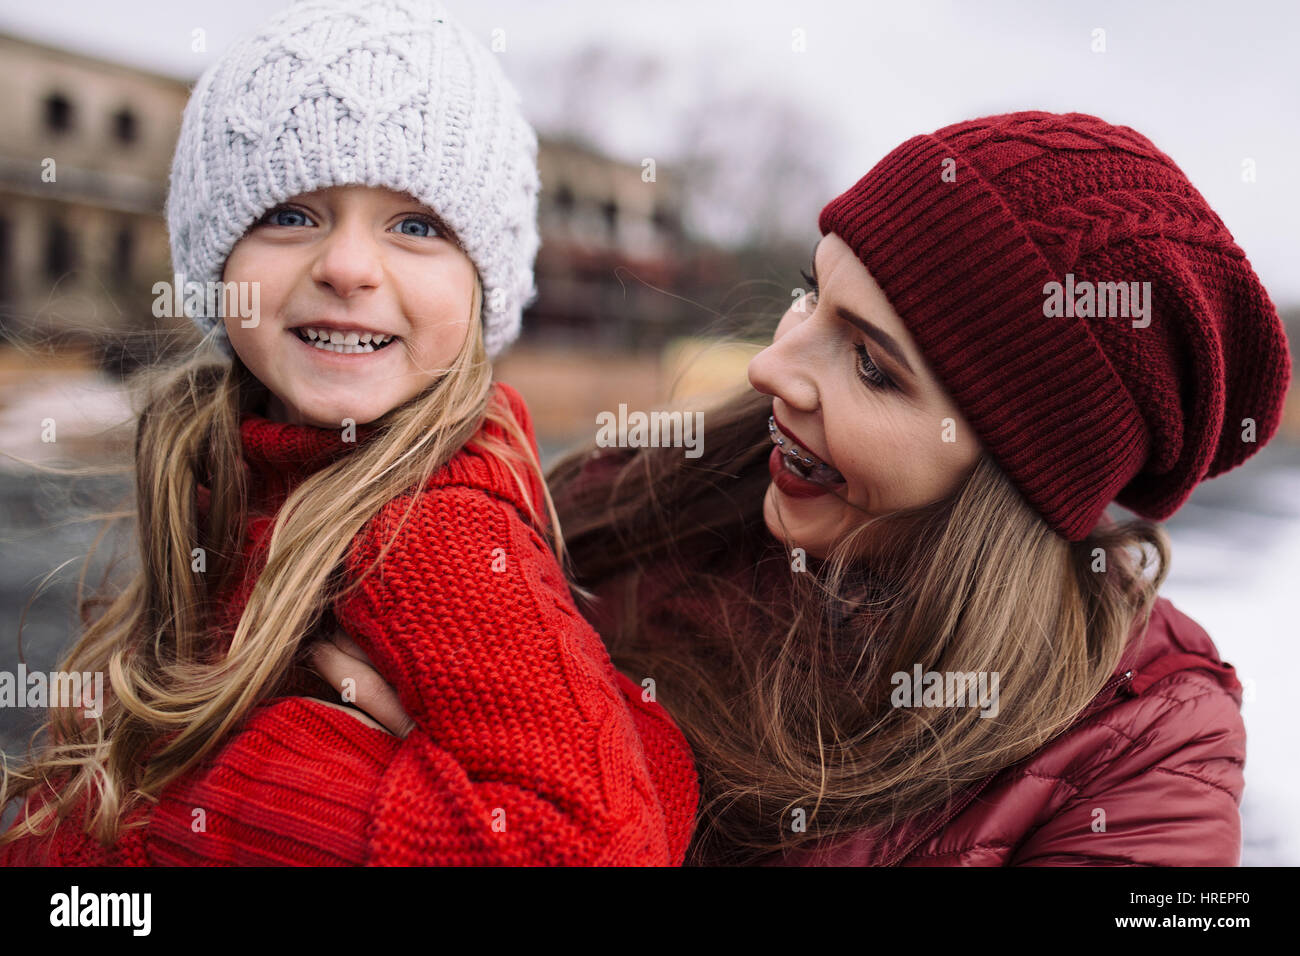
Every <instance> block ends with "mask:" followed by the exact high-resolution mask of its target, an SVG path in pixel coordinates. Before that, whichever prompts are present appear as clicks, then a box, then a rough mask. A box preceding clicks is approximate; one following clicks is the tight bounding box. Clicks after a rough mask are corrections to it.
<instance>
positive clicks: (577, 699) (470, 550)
mask: <svg viewBox="0 0 1300 956" xmlns="http://www.w3.org/2000/svg"><path fill="white" fill-rule="evenodd" d="M536 148H537V144H536V136H535V134H534V133H533V131H532V130H531V128H529V126H528V125H527V123H526V122H525V121H524V119H523V117H522V115H521V114H520V112H519V110H518V102H517V96H516V94H515V93H514V91H513V89H511V88H510V86H509V84H508V83H507V82H506V80H505V77H504V75H503V74H502V73H501V71H500V68H499V66H498V65H497V64H496V62H495V60H494V57H493V55H492V54H491V53H490V52H489V51H487V50H486V49H485V48H484V47H482V45H481V44H479V43H478V42H477V41H476V40H475V39H474V38H473V37H472V36H471V35H470V34H469V33H468V32H467V31H466V30H464V29H463V28H461V27H460V26H459V25H457V24H456V23H455V22H454V21H452V20H451V19H450V18H449V17H448V16H447V15H446V12H445V10H443V9H442V7H441V5H440V4H437V3H430V2H427V0H392V2H389V3H366V4H356V3H340V2H305V3H300V4H297V5H295V6H293V7H292V8H290V9H288V10H286V11H284V12H282V13H281V14H279V15H277V16H276V17H274V18H273V19H272V20H271V21H270V22H269V23H268V24H267V25H266V26H265V27H264V28H263V29H261V30H260V31H258V32H256V33H255V34H253V35H251V36H250V37H248V38H245V39H244V40H243V41H241V42H239V43H237V44H236V45H235V46H233V47H232V48H231V49H230V50H229V51H228V52H227V53H226V54H224V55H223V57H222V58H221V60H220V61H219V62H218V63H216V64H215V65H214V66H213V67H212V68H211V69H210V70H209V71H208V72H206V73H205V74H204V76H203V77H202V78H201V79H200V81H199V83H198V85H197V87H196V89H195V92H194V95H193V97H192V98H191V100H190V103H189V105H188V107H187V109H186V112H185V117H184V122H183V127H182V132H181V138H180V141H179V143H178V145H177V150H176V160H175V164H174V169H173V173H172V179H171V183H172V192H171V194H170V196H169V200H168V219H169V227H170V230H171V239H172V254H173V260H174V263H175V265H176V267H177V271H178V272H180V273H181V274H182V275H183V276H185V277H188V278H189V279H190V280H196V281H199V282H203V281H213V282H215V281H217V280H220V281H222V282H225V283H230V284H231V286H230V287H231V288H236V289H238V290H239V291H240V292H241V296H240V301H241V302H242V301H244V296H243V295H242V293H243V292H244V291H245V290H249V289H256V290H257V292H258V295H257V297H256V298H255V299H251V296H250V299H251V301H254V302H257V304H258V308H257V310H256V314H254V315H251V316H248V315H243V314H234V313H233V312H231V311H230V310H227V312H226V315H225V316H224V319H225V321H224V323H218V322H216V321H215V319H213V318H209V317H207V316H205V315H197V316H195V319H196V322H197V323H198V324H199V325H200V327H201V328H204V329H205V330H206V331H207V332H208V333H209V335H210V336H211V337H212V338H213V339H214V340H216V341H217V342H218V343H219V344H220V345H221V346H222V349H223V351H224V353H225V358H224V359H223V360H222V361H219V362H213V361H212V360H211V359H209V358H201V359H197V360H195V361H193V362H190V363H188V364H186V365H185V366H184V367H183V368H181V369H180V370H179V371H176V372H173V373H172V374H170V375H169V376H168V377H166V378H165V380H164V381H163V382H162V384H161V385H160V386H159V387H158V388H157V389H156V391H155V392H154V394H153V395H152V396H151V398H150V400H149V401H148V403H147V405H146V406H145V408H144V410H143V412H142V414H141V416H140V421H139V423H138V430H137V443H136V474H137V492H138V512H139V544H140V556H139V557H140V564H141V568H140V571H139V573H138V574H136V576H135V577H134V579H133V580H132V581H131V582H130V585H129V586H128V587H126V588H125V589H124V590H123V591H122V592H121V593H120V594H118V595H116V596H115V598H114V599H113V600H111V602H110V603H109V605H108V607H107V609H106V610H105V611H103V613H101V614H99V615H98V616H97V617H96V618H95V619H94V620H90V621H88V627H87V630H86V632H85V634H84V636H83V637H82V639H81V640H80V642H79V643H78V644H77V646H76V647H75V648H74V649H73V651H72V653H71V654H70V655H69V657H68V658H67V659H66V661H65V662H63V663H62V664H61V665H60V669H61V670H63V671H68V672H89V673H99V674H102V675H104V676H105V683H107V684H108V685H109V687H110V689H109V692H108V694H107V700H106V701H104V702H103V704H102V713H99V714H96V715H94V716H93V717H92V716H91V715H90V714H89V713H87V712H86V710H85V709H83V708H82V707H81V706H76V707H73V706H71V704H72V702H68V701H64V702H62V704H63V706H62V707H61V708H60V709H55V710H53V711H52V716H51V721H50V724H49V725H48V729H49V730H50V740H49V745H48V747H47V748H46V749H45V750H43V751H42V752H41V753H39V754H38V755H37V756H36V757H34V758H33V760H32V762H31V763H30V765H28V766H27V767H25V768H21V769H19V768H15V769H13V770H12V771H9V770H8V768H6V769H7V772H6V775H5V780H4V784H3V788H2V790H0V794H2V796H0V805H3V804H6V803H8V801H9V800H10V799H12V798H25V800H26V802H25V805H24V808H23V811H22V812H21V813H20V814H19V816H18V818H17V820H16V821H15V823H14V825H13V826H12V827H11V828H10V830H9V831H8V832H7V833H5V834H4V835H3V836H0V864H5V865H21V864H40V863H47V864H54V865H72V864H79V865H121V864H130V865H136V864H138V865H157V864H189V865H193V864H213V863H232V864H285V863H314V864H342V863H347V864H369V865H377V864H431V863H433V864H443V863H506V864H527V863H547V864H556V863H577V864H671V863H679V862H680V861H681V860H682V858H683V856H684V853H685V849H686V843H687V840H688V838H689V834H690V830H691V826H692V824H693V821H694V811H695V805H696V799H697V793H696V789H695V788H696V782H695V777H694V770H693V768H692V766H691V759H690V753H689V750H688V748H687V746H686V743H685V741H684V740H683V739H682V737H681V734H680V732H679V731H678V729H677V728H676V727H675V726H674V725H673V724H672V721H671V720H670V719H668V717H667V716H666V715H665V714H664V712H663V710H662V708H661V707H660V706H659V705H657V704H655V703H654V702H653V701H648V700H644V699H643V698H642V688H641V687H640V686H639V685H635V684H632V683H631V682H630V681H629V680H628V679H627V678H626V677H624V676H622V675H620V674H618V673H617V672H616V671H615V670H614V668H613V666H612V665H611V663H610V660H609V656H608V654H607V653H606V651H605V649H604V647H603V646H602V645H601V643H600V640H599V638H598V637H597V635H596V633H595V632H594V631H593V630H592V629H591V627H590V626H589V625H588V624H587V622H586V621H584V620H583V619H582V618H581V616H580V615H579V614H578V613H577V610H576V608H575V607H574V605H573V601H572V598H571V597H570V595H569V592H568V588H567V586H566V585H565V581H564V577H563V574H562V573H561V571H560V566H559V564H558V563H557V552H559V553H562V550H561V548H562V545H561V541H560V538H559V535H558V529H556V528H554V525H553V522H551V521H548V514H547V511H548V509H549V511H550V512H551V515H552V516H553V511H554V508H553V505H552V504H551V502H550V501H549V498H548V496H547V493H546V489H545V486H544V483H543V482H542V479H541V474H540V465H539V463H538V460H537V450H536V443H535V440H534V438H533V433H532V426H531V423H530V420H529V417H528V412H527V409H526V408H525V406H524V404H523V402H522V401H521V400H520V398H519V396H518V394H517V393H515V392H514V391H513V390H512V389H510V388H509V387H508V386H506V385H503V384H495V383H493V381H492V366H491V360H492V358H494V357H495V356H496V355H497V354H498V353H499V352H500V351H501V350H502V349H503V348H504V347H505V346H506V345H508V344H509V343H510V341H511V340H512V339H513V338H514V337H515V336H516V335H517V334H518V331H519V323H520V314H521V310H522V308H523V306H524V304H525V302H526V300H527V299H528V298H529V297H530V296H531V294H532V282H533V273H532V266H533V258H534V256H535V254H536V251H537V247H538V237H537V225H536V213H537V191H538V181H537V170H536ZM335 628H341V629H342V630H343V632H344V633H346V634H347V635H349V637H350V638H351V639H354V640H355V642H356V647H357V648H358V653H364V655H365V656H367V658H368V659H370V660H372V661H374V662H375V663H376V664H378V665H379V666H380V667H381V668H383V670H384V672H385V673H386V674H388V675H389V676H390V679H391V680H392V682H393V685H394V686H395V688H396V695H397V698H398V701H399V706H400V708H401V710H402V711H403V712H404V713H405V714H407V715H409V723H408V724H406V725H405V726H404V727H403V728H402V730H403V734H402V736H401V737H398V736H395V735H393V734H390V733H388V732H387V731H385V730H384V729H383V728H382V727H381V726H380V725H379V724H377V723H376V722H374V721H372V720H369V719H365V720H360V719H357V717H355V716H353V715H354V714H356V713H358V712H357V711H355V710H354V709H352V708H349V707H344V706H342V705H340V704H338V703H330V702H326V701H322V700H314V699H312V698H311V697H309V696H306V694H307V693H308V691H309V687H308V685H306V684H304V683H303V681H302V680H301V679H300V678H301V677H302V676H303V675H304V673H305V672H304V670H303V668H302V666H301V665H302V664H304V663H305V650H306V641H307V639H309V637H310V635H312V634H314V633H316V632H318V631H322V632H324V633H329V632H331V631H333V630H334V629H335ZM339 679H340V682H341V683H344V682H345V681H348V680H351V679H352V678H351V677H348V676H346V675H344V676H340V678H339ZM344 700H345V701H346V700H348V697H347V696H345V697H344ZM78 703H81V702H78ZM97 703H98V702H97Z"/></svg>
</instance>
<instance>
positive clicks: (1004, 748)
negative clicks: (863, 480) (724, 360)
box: [548, 387, 1168, 864]
mask: <svg viewBox="0 0 1300 956" xmlns="http://www.w3.org/2000/svg"><path fill="white" fill-rule="evenodd" d="M770 414H771V398H770V396H766V395H762V394H760V393H758V392H755V391H753V390H752V389H750V388H748V387H746V388H744V389H743V390H741V391H740V392H738V393H737V394H736V395H735V396H734V397H733V398H732V399H731V400H729V401H727V402H725V403H723V404H721V405H720V406H718V407H715V408H713V409H711V410H707V411H705V413H704V421H705V424H706V425H707V430H708V434H709V436H710V440H709V442H708V443H707V450H706V451H705V452H704V454H703V455H702V456H701V457H699V458H696V459H690V458H686V457H685V456H683V455H682V454H681V450H680V449H672V448H642V449H636V450H630V451H615V452H613V454H614V455H615V456H617V460H616V461H614V462H612V463H609V466H608V467H609V471H608V472H607V473H606V474H604V475H603V476H600V477H594V475H595V474H596V473H595V472H585V468H586V467H587V466H588V465H589V464H590V463H591V460H592V456H593V455H595V454H602V452H599V451H598V450H597V449H595V448H594V447H588V448H584V449H579V450H577V451H575V452H573V453H572V454H569V455H567V456H565V457H564V458H562V459H561V460H559V461H558V462H556V463H555V464H554V465H553V467H552V468H551V469H550V470H549V476H548V477H549V480H550V483H551V488H552V493H553V494H554V495H555V500H556V505H557V508H558V510H559V514H560V520H561V521H562V522H563V523H564V527H565V531H566V540H567V545H568V554H569V557H570V559H571V568H572V573H573V575H574V589H575V595H576V596H577V598H578V600H579V601H580V606H581V605H582V603H583V602H586V604H587V606H588V608H589V609H590V608H595V609H599V607H600V603H599V602H601V601H603V600H606V599H614V600H617V601H620V602H621V604H622V606H623V608H624V611H625V613H623V614H621V615H613V614H609V615H605V616H604V621H605V623H604V624H603V625H602V630H603V633H602V637H603V638H604V640H605V643H606V645H607V647H608V648H609V650H610V653H611V656H612V657H613V659H614V662H615V664H616V665H617V666H618V667H619V669H620V670H622V671H623V672H624V673H625V674H626V675H627V676H629V677H630V678H632V679H633V680H634V681H636V682H637V683H641V682H642V681H643V680H644V679H645V678H647V677H649V678H653V680H654V681H655V687H656V699H657V700H658V701H659V702H660V703H661V704H663V705H664V707H665V708H666V709H667V710H668V711H669V713H670V714H671V715H672V717H673V718H674V719H675V720H676V721H677V723H678V725H679V726H680V727H681V728H682V730H683V732H684V733H685V735H686V737H687V739H688V741H689V742H690V745H691V747H692V750H693V751H694V754H695V758H696V764H697V767H698V769H699V774H700V786H701V804H700V813H699V817H698V822H697V828H696V831H695V834H694V837H693V839H692V843H691V848H690V851H689V855H688V862H689V863H706V864H744V863H752V862H755V861H757V860H759V859H761V858H762V857H764V856H767V855H769V854H772V853H776V852H777V851H781V850H783V849H787V848H791V847H795V846H799V845H802V844H806V843H809V842H812V841H816V840H822V839H828V838H833V837H835V836H836V835H839V834H846V833H849V832H852V831H856V830H859V829H862V828H866V827H875V826H880V827H884V828H889V827H892V826H894V825H895V824H897V823H898V822H899V821H901V820H904V819H906V818H910V817H913V816H915V815H916V814H919V813H922V812H924V811H927V810H930V809H932V808H935V807H939V806H941V805H943V804H944V803H945V802H947V801H948V800H949V799H950V798H951V797H952V795H953V794H954V793H955V792H956V791H957V790H958V789H960V788H962V787H964V786H966V785H969V784H972V783H973V782H975V781H979V780H981V779H983V778H985V777H986V776H988V775H989V774H991V773H993V772H994V771H997V770H999V769H1002V768H1004V767H1007V766H1009V765H1011V764H1014V763H1016V762H1017V761H1019V760H1021V759H1022V758H1024V757H1026V756H1028V755H1030V754H1032V753H1033V752H1034V751H1036V750H1037V749H1039V748H1040V747H1041V746H1042V745H1043V744H1044V743H1045V742H1047V741H1049V740H1050V739H1052V738H1053V737H1054V736H1056V735H1057V734H1059V733H1060V732H1061V731H1062V730H1064V729H1065V728H1066V727H1068V726H1069V725H1070V723H1071V722H1072V721H1073V720H1074V719H1075V718H1076V717H1077V716H1078V715H1079V714H1080V713H1081V712H1082V711H1083V710H1084V709H1085V708H1086V706H1087V705H1088V703H1089V702H1090V701H1091V700H1092V699H1093V698H1094V697H1095V696H1096V695H1097V693H1098V692H1099V691H1100V690H1101V689H1102V687H1103V686H1104V685H1105V684H1106V683H1107V681H1108V679H1109V678H1110V676H1111V674H1112V672H1113V671H1114V669H1115V667H1116V666H1117V664H1118V661H1119V658H1120V655H1121V652H1122V650H1123V649H1124V647H1125V645H1126V643H1127V642H1128V639H1129V636H1130V634H1131V633H1132V632H1133V628H1134V625H1135V623H1140V622H1143V621H1145V619H1146V617H1147V615H1149V613H1150V608H1151V605H1152V603H1153V602H1154V600H1155V596H1156V591H1157V589H1158V588H1159V586H1160V583H1161V582H1162V581H1163V579H1164V575H1165V573H1166V567H1167V561H1168V544H1167V539H1166V537H1165V534H1164V532H1163V530H1162V529H1161V528H1159V527H1158V526H1156V525H1153V524H1151V523H1149V522H1146V521H1133V522H1129V523H1126V524H1120V525H1110V526H1102V527H1099V528H1098V529H1097V530H1095V531H1094V532H1093V533H1092V534H1091V535H1089V536H1088V538H1087V539H1086V540H1084V541H1080V542H1077V543H1071V542H1069V541H1067V540H1065V539H1064V538H1062V537H1060V536H1059V535H1057V534H1056V533H1054V532H1053V531H1052V530H1051V529H1050V528H1049V527H1048V526H1047V525H1046V524H1045V523H1044V522H1043V520H1042V519H1041V518H1040V517H1039V516H1038V515H1037V514H1036V513H1035V512H1034V511H1033V510H1032V509H1031V508H1030V507H1029V506H1028V505H1027V504H1026V503H1025V501H1024V499H1023V498H1022V497H1021V495H1020V494H1019V492H1018V491H1017V490H1016V489H1015V488H1014V487H1013V486H1012V485H1011V483H1010V482H1009V481H1008V480H1007V478H1006V477H1005V476H1004V475H1003V474H1002V472H1001V471H1000V470H999V468H998V467H997V466H996V465H995V464H994V462H993V461H992V460H991V459H989V458H988V457H983V458H982V459H981V460H980V461H979V462H978V463H977V464H976V466H975V467H974V468H973V470H972V472H971V474H970V475H969V477H968V478H967V480H966V481H965V482H964V484H963V485H962V486H961V487H960V488H959V489H958V490H957V492H956V493H955V494H953V495H952V496H951V497H950V498H949V499H947V500H945V501H942V502H939V503H937V504H936V505H933V506H931V507H928V508H925V509H918V510H917V511H914V512H911V513H909V514H907V515H898V516H895V517H894V518H893V519H890V520H875V521H868V522H864V523H863V524H862V525H861V526H860V527H858V528H857V529H856V530H855V531H854V532H853V533H852V534H850V535H847V536H846V537H845V538H844V539H843V540H841V541H839V542H838V543H837V545H836V547H835V549H834V552H833V553H832V554H830V555H827V556H826V560H825V561H824V562H817V561H809V562H808V563H807V565H806V566H807V570H802V569H801V568H802V567H803V566H804V565H803V562H801V561H800V560H799V559H798V557H797V555H796V554H795V553H794V551H793V548H794V543H793V542H790V541H781V540H777V539H776V538H774V537H773V535H772V534H771V533H770V532H769V531H768V529H767V526H766V522H765V520H764V516H763V500H764V496H765V493H766V489H767V487H768V484H769V482H770V480H771V479H770V476H769V474H768V469H767V460H768V456H769V454H770V452H771V447H772V446H771V443H770V440H769V437H768V430H767V418H768V415H770ZM604 454H608V452H604ZM881 532H887V534H882V533H881ZM891 537H892V539H893V540H894V541H895V545H894V546H882V545H881V542H886V541H887V540H888V539H889V538H891ZM898 541H905V542H906V545H905V547H902V548H898V547H897V542H898ZM1148 549H1149V550H1148ZM1153 562H1154V567H1152V566H1151V565H1152V563H1153ZM647 576H649V577H651V578H653V579H654V581H655V582H656V583H655V586H654V588H653V592H646V591H642V590H641V580H642V578H643V577H647ZM772 582H776V585H775V590H773V584H772ZM649 593H654V594H657V595H662V596H663V599H662V602H658V601H655V600H653V599H651V598H649V597H647V596H645V595H647V594H649ZM593 601H594V602H596V603H594V604H593V603H591V602H593ZM596 620H598V621H599V620H601V617H597V618H596ZM916 665H920V666H921V668H922V670H923V671H938V672H961V673H963V674H968V673H970V672H977V673H978V672H988V673H993V672H996V673H997V674H998V675H999V687H998V712H997V714H996V716H992V717H981V716H980V710H979V709H977V708H975V707H953V706H947V707H901V706H893V704H892V703H891V691H892V690H893V688H894V684H893V680H892V677H893V675H895V674H898V673H903V674H906V675H907V676H908V679H909V681H910V679H911V675H912V674H913V670H914V667H915V666H916ZM800 810H802V811H803V813H802V814H799V813H797V811H800ZM800 818H802V819H803V821H804V823H805V824H806V826H805V827H804V828H802V829H801V828H800V827H796V826H793V825H792V824H793V823H794V822H795V820H797V819H800Z"/></svg>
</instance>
